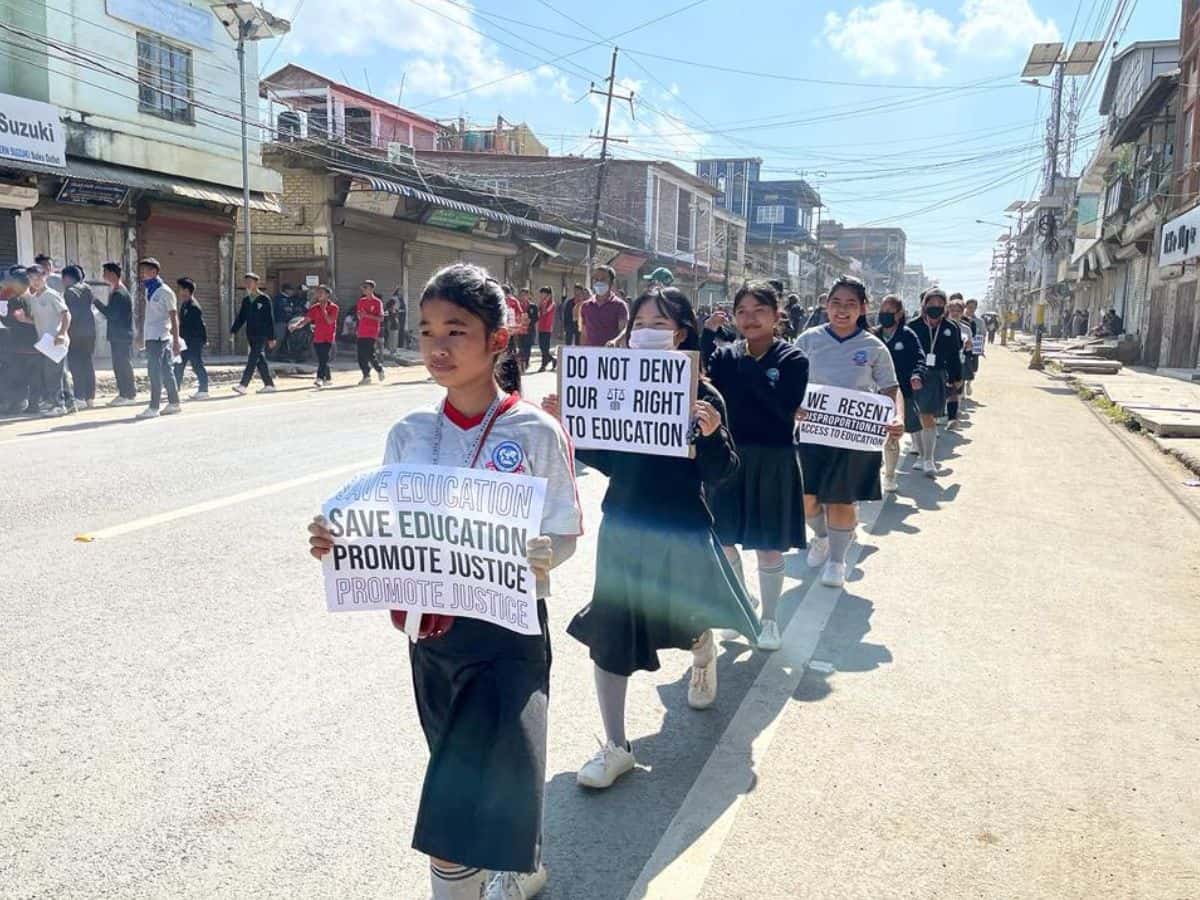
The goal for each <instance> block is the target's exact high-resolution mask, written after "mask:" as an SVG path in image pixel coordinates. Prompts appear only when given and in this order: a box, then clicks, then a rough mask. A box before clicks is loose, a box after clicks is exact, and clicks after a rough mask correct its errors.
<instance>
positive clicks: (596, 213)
mask: <svg viewBox="0 0 1200 900" xmlns="http://www.w3.org/2000/svg"><path fill="white" fill-rule="evenodd" d="M619 52H620V48H619V47H613V52H612V65H611V66H610V67H609V70H608V89H607V90H604V91H598V90H596V86H595V85H594V84H593V85H592V86H591V88H589V90H588V93H589V94H603V95H605V101H604V133H603V134H602V135H601V136H600V166H599V168H598V169H597V170H596V196H595V199H594V200H593V202H592V233H591V237H590V239H589V240H588V255H587V265H588V276H589V277H591V274H592V271H593V270H594V269H595V267H596V240H597V237H598V236H599V231H600V200H601V198H602V197H603V196H604V179H605V176H606V175H607V174H608V142H609V140H616V139H615V138H609V136H608V123H609V121H610V120H611V118H612V103H613V89H614V88H615V86H616V82H617V54H618V53H619ZM618 99H620V100H627V101H629V109H630V112H631V113H632V111H633V94H632V93H630V94H629V96H628V97H620V98H618Z"/></svg>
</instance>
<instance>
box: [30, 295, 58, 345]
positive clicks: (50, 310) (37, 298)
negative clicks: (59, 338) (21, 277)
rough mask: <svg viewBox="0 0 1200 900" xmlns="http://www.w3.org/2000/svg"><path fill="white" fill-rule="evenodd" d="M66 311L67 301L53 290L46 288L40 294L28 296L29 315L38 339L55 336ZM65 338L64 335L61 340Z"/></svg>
mask: <svg viewBox="0 0 1200 900" xmlns="http://www.w3.org/2000/svg"><path fill="white" fill-rule="evenodd" d="M66 311H67V301H65V300H63V298H62V294H60V293H59V292H58V291H56V290H54V289H53V288H49V287H47V288H46V289H44V290H43V291H42V292H41V293H40V294H33V293H31V294H30V295H29V313H30V315H32V316H33V324H34V326H35V327H36V328H37V331H38V337H39V338H40V337H41V336H42V335H43V334H48V335H51V336H54V335H57V334H58V326H59V325H60V324H61V322H62V314H63V313H64V312H66ZM66 338H67V336H66V335H65V334H64V335H63V339H64V340H66Z"/></svg>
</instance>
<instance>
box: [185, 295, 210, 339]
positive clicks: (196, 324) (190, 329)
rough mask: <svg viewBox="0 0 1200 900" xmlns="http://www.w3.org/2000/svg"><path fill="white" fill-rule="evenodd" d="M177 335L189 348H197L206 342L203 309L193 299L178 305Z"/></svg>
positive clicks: (206, 330) (206, 335) (206, 334)
mask: <svg viewBox="0 0 1200 900" xmlns="http://www.w3.org/2000/svg"><path fill="white" fill-rule="evenodd" d="M179 336H180V337H181V338H183V342H184V343H185V344H187V347H188V349H189V350H199V349H200V348H201V347H203V346H204V345H205V344H207V343H208V329H207V328H206V327H205V326H204V310H203V309H201V308H200V304H199V303H197V302H196V301H195V300H189V301H187V302H186V303H184V304H182V305H181V306H180V307H179Z"/></svg>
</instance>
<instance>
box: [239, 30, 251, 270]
mask: <svg viewBox="0 0 1200 900" xmlns="http://www.w3.org/2000/svg"><path fill="white" fill-rule="evenodd" d="M250 27H251V23H249V22H243V21H240V20H239V21H238V42H237V58H238V81H239V84H240V86H241V95H242V227H243V228H244V229H245V236H246V237H245V241H246V268H245V271H247V272H253V271H254V263H253V259H254V257H253V254H252V252H251V246H250V140H249V138H248V136H247V132H248V130H249V128H248V125H247V123H246V34H247V31H248V30H249V29H250Z"/></svg>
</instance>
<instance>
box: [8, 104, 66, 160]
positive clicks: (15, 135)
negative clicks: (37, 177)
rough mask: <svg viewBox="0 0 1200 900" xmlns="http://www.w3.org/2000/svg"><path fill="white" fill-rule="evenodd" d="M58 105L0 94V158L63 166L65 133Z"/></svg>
mask: <svg viewBox="0 0 1200 900" xmlns="http://www.w3.org/2000/svg"><path fill="white" fill-rule="evenodd" d="M61 119H62V117H61V116H60V115H59V112H58V107H57V106H52V105H50V104H49V103H42V102H40V101H38V100H29V99H27V98H25V97H14V96H13V95H12V94H0V158H3V159H14V160H17V161H18V162H27V163H37V164H38V165H41V166H54V167H55V168H60V169H65V168H66V167H67V136H66V131H65V130H64V129H63V124H62V121H61Z"/></svg>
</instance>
